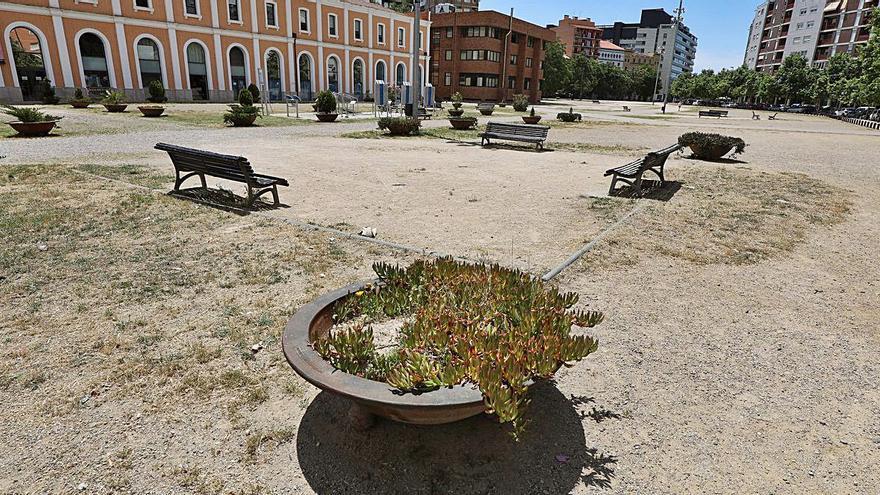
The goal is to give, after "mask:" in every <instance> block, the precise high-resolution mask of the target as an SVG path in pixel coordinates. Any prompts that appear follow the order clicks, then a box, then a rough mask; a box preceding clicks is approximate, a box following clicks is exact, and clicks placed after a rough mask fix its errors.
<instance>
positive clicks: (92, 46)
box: [79, 33, 110, 88]
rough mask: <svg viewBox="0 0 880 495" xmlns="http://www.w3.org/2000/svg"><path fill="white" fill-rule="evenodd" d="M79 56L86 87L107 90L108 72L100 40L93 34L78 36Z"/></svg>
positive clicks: (102, 44)
mask: <svg viewBox="0 0 880 495" xmlns="http://www.w3.org/2000/svg"><path fill="white" fill-rule="evenodd" d="M79 54H80V56H81V57H82V71H83V75H85V78H86V87H89V88H109V87H110V71H109V70H108V69H107V57H106V55H105V52H104V42H103V41H102V40H101V38H99V37H98V35H96V34H95V33H85V34H83V35H82V36H80V37H79Z"/></svg>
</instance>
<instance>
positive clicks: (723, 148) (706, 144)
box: [678, 132, 748, 160]
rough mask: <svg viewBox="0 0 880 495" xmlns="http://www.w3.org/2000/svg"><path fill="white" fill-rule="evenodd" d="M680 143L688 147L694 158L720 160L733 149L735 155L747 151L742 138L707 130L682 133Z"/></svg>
mask: <svg viewBox="0 0 880 495" xmlns="http://www.w3.org/2000/svg"><path fill="white" fill-rule="evenodd" d="M678 144H680V145H681V146H683V147H688V148H690V149H691V152H692V153H693V155H694V158H700V159H703V160H718V159H719V158H721V157H722V156H724V155H726V154H727V153H729V152H730V150H733V155H732V156H734V157H736V156H737V155H739V154H741V153H743V152H745V150H746V146H748V145H747V144H746V142H745V141H743V140H742V139H741V138H738V137H732V136H722V135H721V134H710V133H705V132H688V133H687V134H682V135H681V137H679V138H678Z"/></svg>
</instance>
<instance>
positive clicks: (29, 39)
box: [9, 27, 46, 101]
mask: <svg viewBox="0 0 880 495" xmlns="http://www.w3.org/2000/svg"><path fill="white" fill-rule="evenodd" d="M9 42H10V44H11V45H12V60H13V63H15V72H16V73H17V75H18V86H19V87H20V88H21V97H22V98H23V99H24V101H34V100H39V99H40V97H41V96H42V94H41V91H40V83H41V82H42V81H43V80H45V79H46V66H45V65H44V64H43V47H42V46H41V45H40V38H39V37H38V36H37V33H35V32H33V31H31V30H30V29H28V28H26V27H17V28H14V29H13V30H12V31H10V32H9Z"/></svg>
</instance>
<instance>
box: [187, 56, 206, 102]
mask: <svg viewBox="0 0 880 495" xmlns="http://www.w3.org/2000/svg"><path fill="white" fill-rule="evenodd" d="M186 67H187V69H188V72H189V89H191V90H192V95H193V100H207V99H208V64H207V58H206V56H205V49H204V48H203V47H202V45H200V44H198V43H190V44H189V46H187V47H186Z"/></svg>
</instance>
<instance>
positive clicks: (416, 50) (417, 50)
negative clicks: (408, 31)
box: [410, 0, 423, 122]
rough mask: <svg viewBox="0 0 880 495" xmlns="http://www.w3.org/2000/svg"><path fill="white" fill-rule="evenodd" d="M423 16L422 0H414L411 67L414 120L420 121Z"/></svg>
mask: <svg viewBox="0 0 880 495" xmlns="http://www.w3.org/2000/svg"><path fill="white" fill-rule="evenodd" d="M421 17H422V0H413V35H412V62H410V64H411V65H410V67H411V68H412V86H411V87H412V90H411V92H412V107H411V108H412V113H411V114H410V115H411V116H412V119H413V121H414V122H418V121H419V97H420V96H421V94H422V83H421V81H419V79H423V78H420V77H419V67H421V66H420V65H419V58H420V57H419V55H420V54H421V52H422V47H421V44H420V43H419V38H421V36H420V34H421V28H420V26H419V24H420V23H421Z"/></svg>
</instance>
